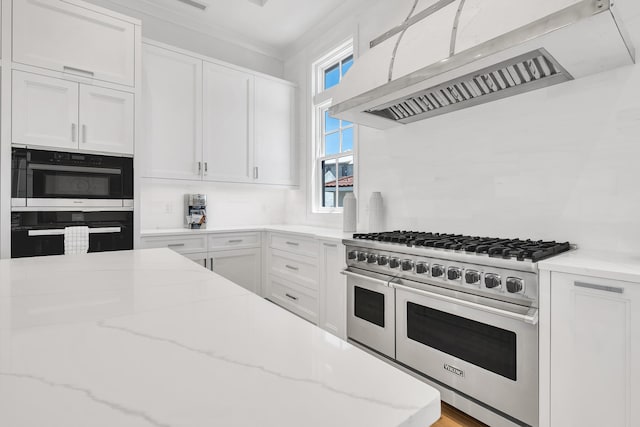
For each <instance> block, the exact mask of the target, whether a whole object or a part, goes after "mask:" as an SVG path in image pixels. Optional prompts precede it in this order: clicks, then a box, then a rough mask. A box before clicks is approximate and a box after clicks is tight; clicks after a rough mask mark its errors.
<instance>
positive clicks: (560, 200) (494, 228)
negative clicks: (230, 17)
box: [285, 0, 640, 252]
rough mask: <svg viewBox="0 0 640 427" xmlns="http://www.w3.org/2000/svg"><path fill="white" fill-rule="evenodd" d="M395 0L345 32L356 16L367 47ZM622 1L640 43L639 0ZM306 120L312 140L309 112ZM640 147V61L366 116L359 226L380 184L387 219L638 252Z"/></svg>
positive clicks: (295, 61)
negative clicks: (448, 110) (411, 118)
mask: <svg viewBox="0 0 640 427" xmlns="http://www.w3.org/2000/svg"><path fill="white" fill-rule="evenodd" d="M390 3H391V1H390V0H383V1H381V2H379V4H382V6H380V7H379V8H377V9H376V8H375V7H372V8H371V12H369V13H368V14H367V15H365V16H363V17H362V18H361V19H359V20H358V21H357V22H356V23H351V24H349V25H348V27H349V28H348V29H347V31H346V32H352V33H353V32H357V31H358V27H359V33H360V34H359V35H360V42H359V44H360V47H361V49H362V50H364V49H366V44H367V43H368V41H369V40H370V39H371V38H373V37H375V36H377V35H378V34H379V33H382V32H384V31H385V30H386V29H388V28H380V27H376V25H371V22H373V21H375V20H380V19H381V16H380V13H381V11H383V10H384V7H388V5H389V4H390ZM620 3H621V2H620ZM621 4H622V3H621ZM625 6H626V7H625ZM623 7H624V9H622V10H623V11H624V12H626V14H625V15H624V17H625V24H626V27H627V28H628V30H629V31H630V32H631V33H632V37H633V39H634V42H635V45H636V46H637V47H639V48H640V2H632V1H629V2H628V3H624V4H623ZM337 28H339V29H340V30H341V31H344V28H342V27H340V26H338V27H337ZM318 46H319V44H318V43H311V44H310V45H309V46H307V47H305V48H304V49H303V51H301V52H298V53H297V54H296V55H294V56H292V58H291V60H290V61H288V62H287V63H286V64H285V75H286V76H288V77H289V78H293V77H295V78H297V79H298V81H299V83H300V85H301V86H302V87H308V86H304V85H305V84H307V83H308V81H307V80H305V78H301V77H302V76H305V75H306V79H308V74H309V71H310V61H311V59H310V58H309V55H307V54H306V52H313V51H314V50H315V49H317V48H318ZM305 61H306V63H305ZM300 103H301V105H300V115H301V117H304V118H306V117H310V114H311V113H310V110H309V108H308V106H309V105H310V101H309V99H308V98H307V99H305V97H304V96H302V97H301V99H300ZM305 120H306V119H305ZM302 127H304V128H305V129H303V130H301V144H302V145H303V146H302V147H301V148H302V149H303V150H302V151H304V149H306V148H307V147H308V146H309V145H310V141H309V135H310V130H309V128H308V121H306V122H303V126H302ZM307 153H308V151H307ZM307 156H308V154H307ZM639 158H640V65H636V66H632V67H626V68H622V69H617V70H614V71H611V72H607V73H603V74H600V75H595V76H591V77H589V78H585V79H581V80H577V81H573V82H569V83H566V84H562V85H559V86H555V87H551V88H548V89H544V90H540V91H537V92H533V93H528V94H525V95H521V96H518V97H513V98H508V99H505V100H502V101H498V102H493V103H490V104H485V105H483V106H479V107H475V108H470V109H467V110H462V111H459V112H456V113H452V114H448V115H444V116H440V117H436V118H433V119H429V120H425V121H421V122H417V123H414V124H412V125H407V126H404V127H401V128H397V129H393V130H390V131H376V130H372V129H369V128H365V127H360V132H359V152H358V162H359V163H358V166H359V175H358V176H357V179H358V184H357V185H358V196H359V197H358V205H359V210H360V211H361V212H360V216H359V219H360V221H359V229H361V230H366V227H367V212H366V209H367V200H366V199H368V197H369V196H370V194H371V192H372V191H381V192H382V195H383V197H384V200H385V203H386V228H388V229H400V228H401V229H420V230H425V231H436V232H451V233H468V234H474V235H492V236H504V237H521V238H535V239H555V240H563V241H564V240H569V241H571V242H572V243H576V244H578V245H579V246H580V247H583V248H594V249H607V250H613V251H628V252H637V251H640V167H638V159H639ZM307 163H308V161H307ZM301 173H302V174H303V175H307V174H308V173H307V170H303V171H302V172H301ZM304 178H306V176H305V177H304ZM302 182H305V183H308V179H305V180H304V181H302ZM303 189H305V190H306V189H307V186H305V187H303ZM307 196H308V195H307V192H306V191H300V192H291V193H290V194H289V204H292V203H305V206H306V203H307V200H308V197H307ZM326 216H327V215H325V217H326ZM287 220H288V221H289V222H306V223H316V224H318V223H323V224H326V225H331V224H339V216H336V215H334V216H333V217H330V218H328V219H324V218H319V217H318V215H310V214H308V212H307V210H306V209H299V210H297V211H296V212H293V213H292V214H291V215H289V216H288V217H287Z"/></svg>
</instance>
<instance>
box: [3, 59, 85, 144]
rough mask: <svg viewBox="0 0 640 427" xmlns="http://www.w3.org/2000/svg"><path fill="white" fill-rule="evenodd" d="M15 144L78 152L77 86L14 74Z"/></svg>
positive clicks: (35, 75)
mask: <svg viewBox="0 0 640 427" xmlns="http://www.w3.org/2000/svg"><path fill="white" fill-rule="evenodd" d="M12 84H13V94H12V142H13V143H15V144H28V145H40V146H44V147H54V148H62V149H65V148H78V83H74V82H69V81H66V80H61V79H55V78H52V77H44V76H40V75H37V74H31V73H23V72H21V71H14V72H13V83H12Z"/></svg>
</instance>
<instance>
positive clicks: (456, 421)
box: [431, 402, 488, 427]
mask: <svg viewBox="0 0 640 427" xmlns="http://www.w3.org/2000/svg"><path fill="white" fill-rule="evenodd" d="M431 427H488V426H487V425H486V424H483V423H481V422H480V421H478V420H476V419H475V418H471V417H470V416H469V415H467V414H465V413H462V412H460V411H458V410H457V409H455V408H454V407H452V406H449V405H447V404H446V403H444V402H442V417H441V418H440V419H439V420H438V421H437V422H436V423H435V424H434V425H433V426H431Z"/></svg>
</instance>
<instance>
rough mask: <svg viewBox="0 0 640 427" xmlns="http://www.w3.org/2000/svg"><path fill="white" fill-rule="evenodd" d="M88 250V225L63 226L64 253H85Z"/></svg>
mask: <svg viewBox="0 0 640 427" xmlns="http://www.w3.org/2000/svg"><path fill="white" fill-rule="evenodd" d="M87 252H89V227H65V229H64V253H65V255H74V254H86V253H87Z"/></svg>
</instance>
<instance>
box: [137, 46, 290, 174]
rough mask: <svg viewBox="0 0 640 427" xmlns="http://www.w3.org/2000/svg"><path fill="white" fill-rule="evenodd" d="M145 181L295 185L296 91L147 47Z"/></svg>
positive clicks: (276, 82) (270, 80)
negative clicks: (146, 178) (150, 179)
mask: <svg viewBox="0 0 640 427" xmlns="http://www.w3.org/2000/svg"><path fill="white" fill-rule="evenodd" d="M142 86H143V99H144V105H143V115H144V119H143V123H144V124H143V133H144V147H143V150H142V151H143V152H144V153H145V154H144V156H143V162H144V167H143V176H146V177H153V178H169V179H189V180H204V181H220V182H245V183H259V184H277V185H294V184H295V180H294V163H295V162H294V161H293V152H294V144H293V138H292V137H293V127H294V121H293V110H294V94H295V87H294V86H293V85H292V84H291V83H288V82H285V81H281V80H278V79H274V78H268V77H262V76H259V75H256V74H255V73H252V72H249V71H244V70H241V69H238V68H237V67H233V66H231V65H229V66H226V65H223V64H220V63H214V62H212V61H207V60H205V59H198V55H195V54H193V55H190V54H186V53H181V52H178V51H177V50H176V51H174V50H173V49H170V48H165V47H162V46H158V45H155V44H145V45H144V47H143V84H142Z"/></svg>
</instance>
